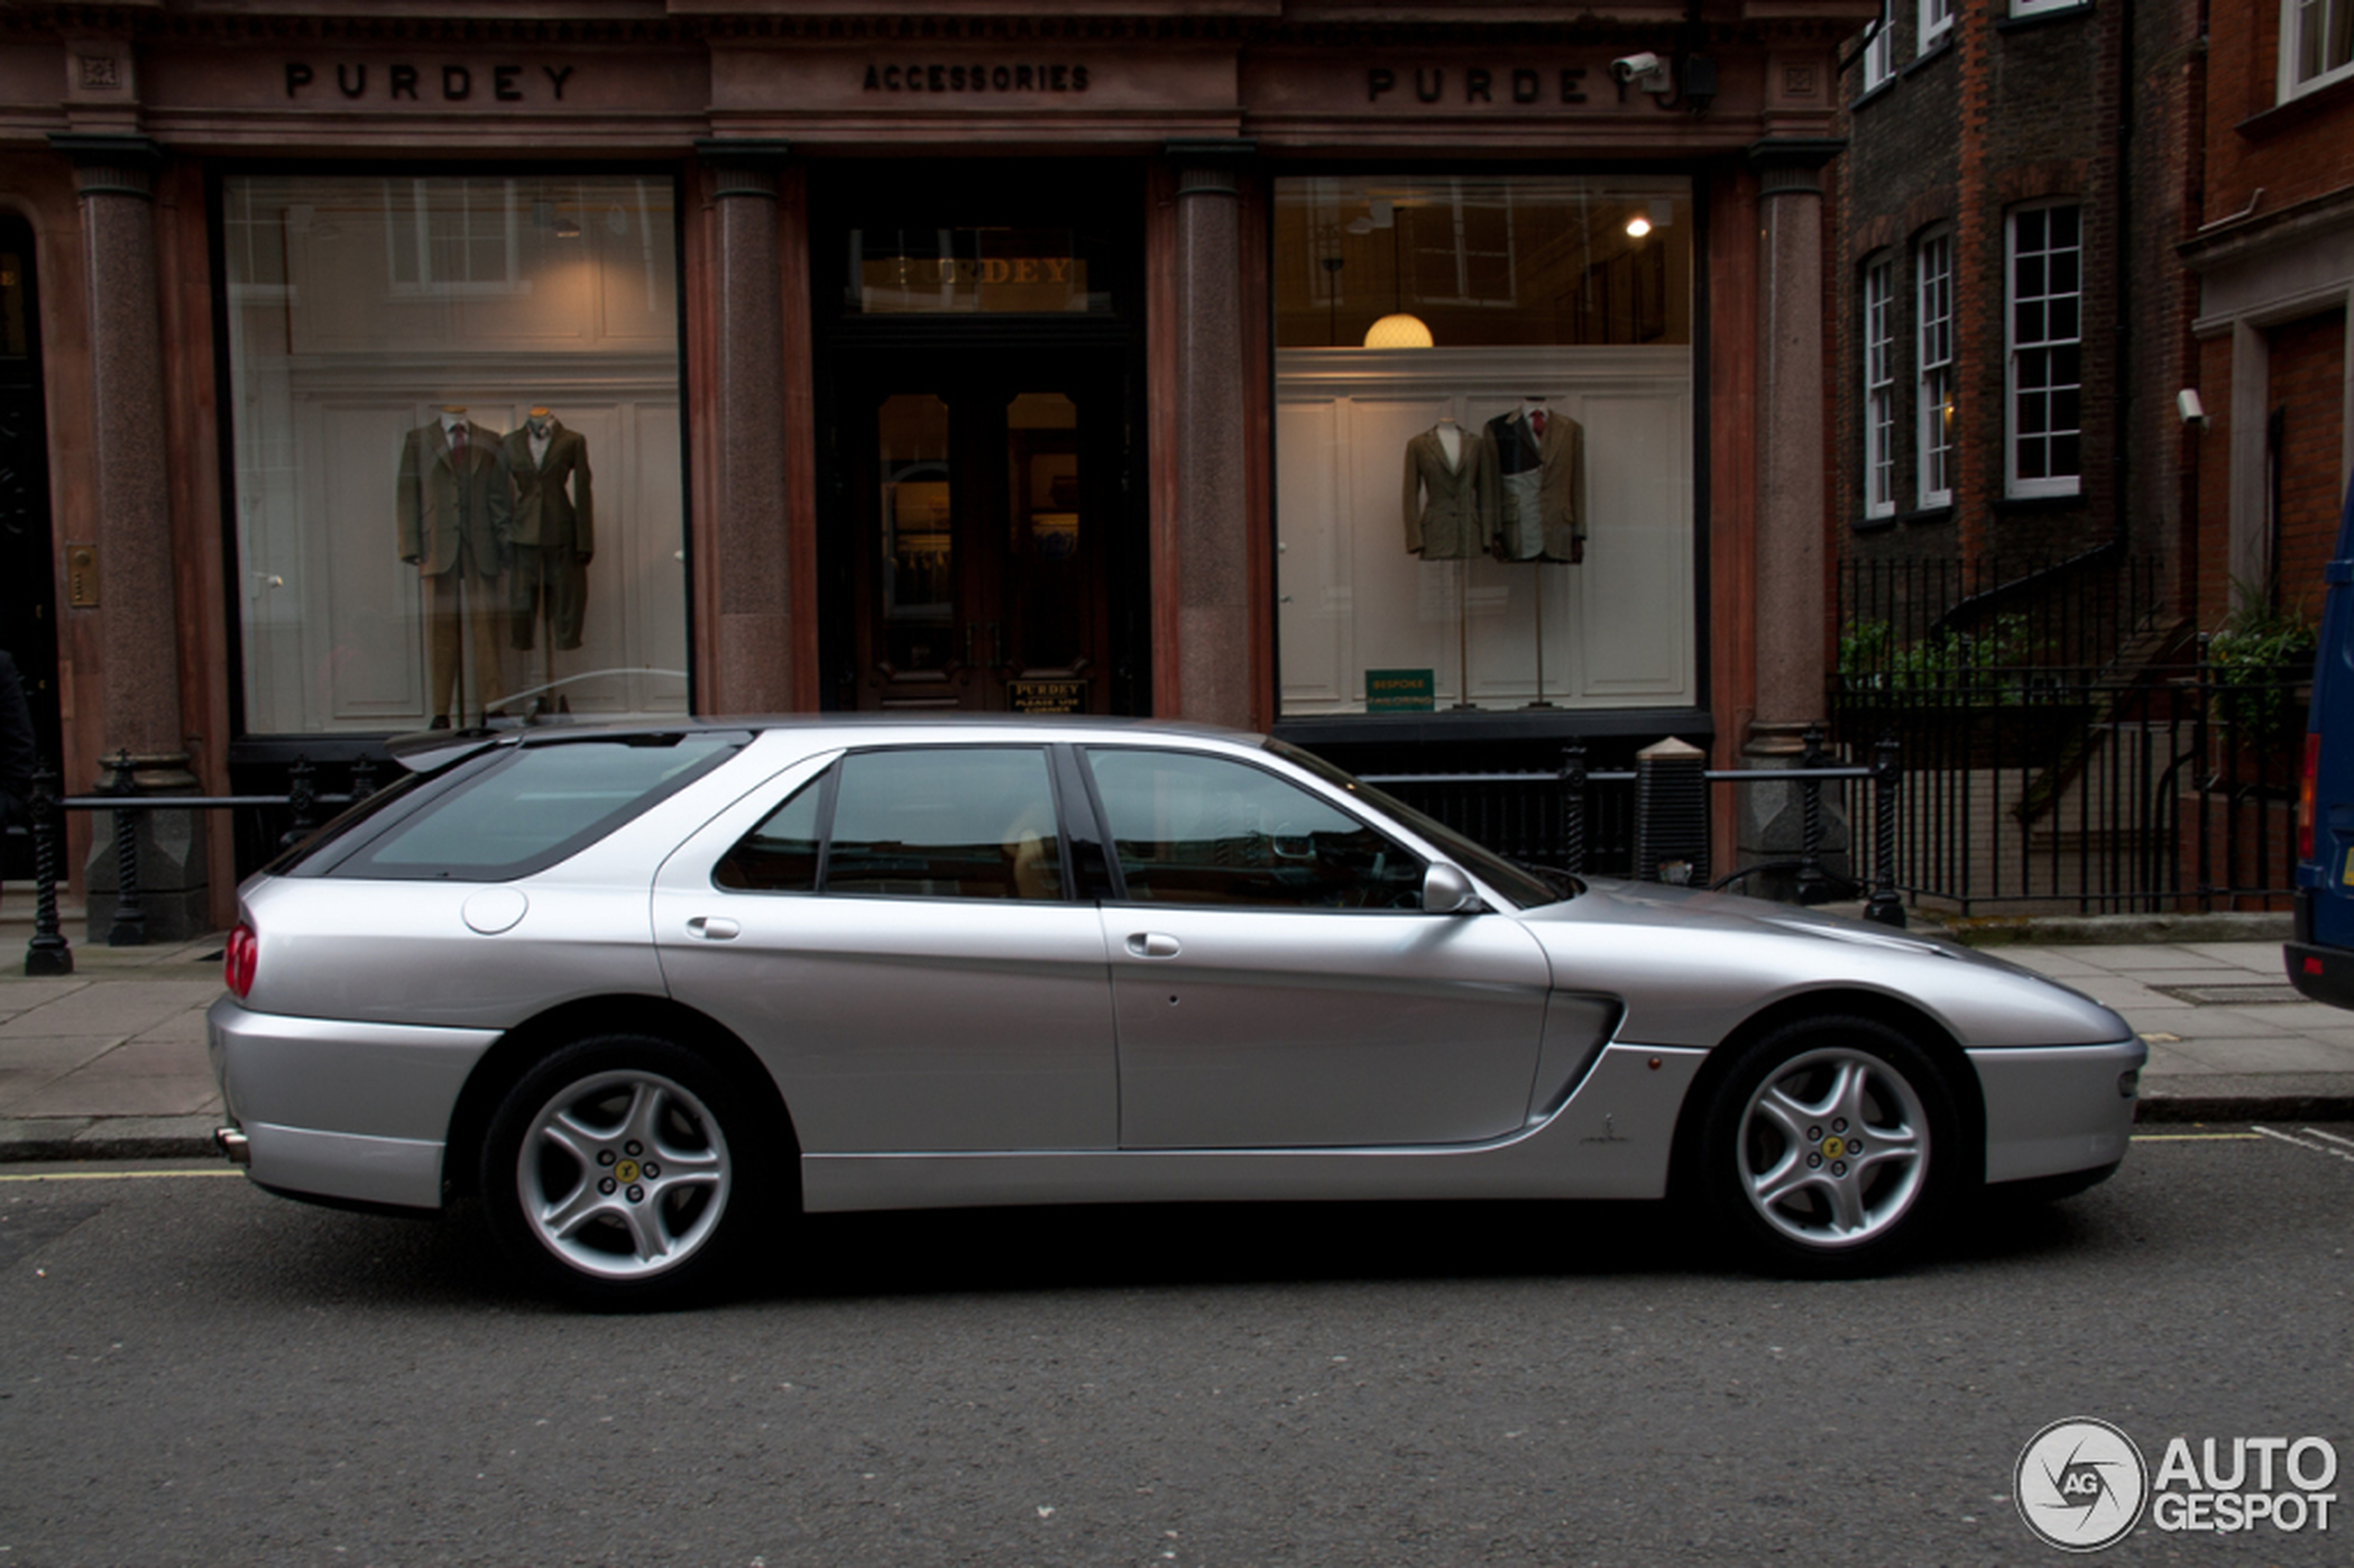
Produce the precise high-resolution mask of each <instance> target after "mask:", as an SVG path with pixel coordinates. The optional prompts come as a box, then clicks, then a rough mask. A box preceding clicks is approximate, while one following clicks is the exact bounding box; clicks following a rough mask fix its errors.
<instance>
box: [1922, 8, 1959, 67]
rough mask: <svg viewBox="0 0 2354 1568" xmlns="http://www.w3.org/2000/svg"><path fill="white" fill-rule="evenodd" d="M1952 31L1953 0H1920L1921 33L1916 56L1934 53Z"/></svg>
mask: <svg viewBox="0 0 2354 1568" xmlns="http://www.w3.org/2000/svg"><path fill="white" fill-rule="evenodd" d="M1953 31H1954V0H1921V32H1920V40H1919V45H1918V47H1917V48H1916V49H1914V51H1913V53H1914V54H1916V55H1928V54H1933V53H1935V52H1936V51H1937V50H1938V49H1939V48H1941V47H1942V46H1943V44H1944V43H1945V40H1946V39H1947V38H1948V37H1949V36H1951V35H1952V33H1953Z"/></svg>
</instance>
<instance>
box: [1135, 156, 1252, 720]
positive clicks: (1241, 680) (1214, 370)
mask: <svg viewBox="0 0 2354 1568" xmlns="http://www.w3.org/2000/svg"><path fill="white" fill-rule="evenodd" d="M1253 147H1254V144H1252V143H1250V142H1247V141H1232V142H1172V143H1171V144H1170V145H1169V147H1168V152H1169V156H1170V158H1171V160H1172V161H1173V162H1174V163H1175V164H1176V166H1177V221H1176V254H1175V256H1174V257H1173V258H1172V259H1171V267H1172V269H1173V272H1174V281H1175V284H1176V288H1175V294H1176V311H1175V330H1176V335H1177V341H1176V345H1175V348H1176V353H1175V356H1174V357H1175V360H1176V390H1175V398H1176V408H1175V415H1176V418H1175V420H1174V425H1175V442H1176V453H1175V460H1176V461H1175V472H1176V494H1175V497H1174V508H1173V515H1172V516H1171V517H1170V518H1169V519H1168V525H1167V527H1166V529H1165V531H1164V532H1163V534H1162V536H1161V537H1162V538H1163V540H1164V541H1165V542H1166V544H1167V545H1168V546H1169V549H1168V550H1167V558H1165V559H1159V560H1156V561H1155V562H1154V563H1153V566H1154V575H1155V579H1156V581H1155V583H1154V586H1153V592H1154V594H1155V596H1156V597H1157V598H1159V597H1163V596H1169V595H1173V596H1174V598H1175V602H1176V617H1175V621H1176V625H1175V631H1176V639H1177V641H1176V646H1175V647H1174V648H1168V647H1163V648H1160V649H1158V650H1157V651H1156V657H1157V658H1158V659H1159V660H1160V661H1162V664H1163V668H1162V670H1161V673H1160V674H1159V676H1158V677H1157V680H1156V686H1157V687H1158V690H1159V692H1160V695H1161V698H1162V701H1161V702H1159V703H1158V704H1157V706H1158V709H1159V714H1160V716H1161V717H1163V718H1187V719H1198V720H1201V721H1204V722H1207V723H1210V724H1226V725H1234V726H1237V727H1240V726H1245V725H1247V724H1249V722H1250V707H1251V703H1250V696H1251V693H1250V680H1251V670H1250V647H1251V636H1250V632H1251V626H1250V615H1251V604H1250V563H1249V559H1248V552H1249V534H1250V530H1249V516H1248V501H1249V493H1248V488H1247V484H1246V471H1245V451H1246V442H1247V440H1248V439H1249V432H1247V430H1245V429H1244V428H1243V388H1244V366H1243V310H1244V309H1245V302H1244V300H1243V297H1242V182H1241V177H1240V174H1239V172H1238V166H1239V165H1240V164H1241V162H1242V160H1243V159H1244V158H1247V157H1248V156H1249V154H1250V153H1251V152H1252V150H1253ZM1172 578H1173V580H1172ZM1172 677H1173V678H1172ZM1172 695H1173V697H1174V702H1170V701H1169V699H1170V697H1171V696H1172Z"/></svg>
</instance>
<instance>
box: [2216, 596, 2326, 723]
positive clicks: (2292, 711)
mask: <svg viewBox="0 0 2354 1568" xmlns="http://www.w3.org/2000/svg"><path fill="white" fill-rule="evenodd" d="M2233 588H2234V595H2233V597H2234V600H2235V601H2236V602H2235V603H2234V606H2233V608H2232V613H2231V614H2230V615H2228V616H2226V617H2225V618H2224V621H2223V626H2222V629H2221V630H2220V631H2218V632H2216V633H2215V634H2214V635H2213V636H2211V637H2209V638H2208V639H2207V657H2206V662H2207V671H2206V676H2207V686H2208V690H2209V691H2211V692H2212V693H2213V694H2214V702H2215V708H2214V712H2215V715H2216V716H2217V717H2218V718H2219V719H2221V721H2222V722H2223V723H2225V724H2227V725H2230V726H2231V727H2233V728H2234V730H2236V731H2237V732H2238V734H2239V737H2240V740H2242V742H2243V743H2245V744H2246V745H2248V746H2251V747H2254V748H2257V749H2259V750H2261V749H2266V748H2270V747H2273V746H2277V745H2279V744H2281V743H2282V742H2283V741H2284V740H2292V739H2294V738H2295V737H2297V735H2298V734H2299V733H2301V731H2302V729H2303V727H2304V720H2305V702H2306V697H2305V693H2306V687H2307V682H2309V681H2310V679H2311V677H2312V674H2313V651H2314V649H2315V647H2316V646H2317V645H2318V639H2317V636H2316V633H2315V631H2314V629H2313V626H2312V625H2311V624H2310V622H2308V621H2307V620H2306V618H2305V615H2304V613H2302V612H2301V611H2297V610H2287V609H2283V608H2281V607H2280V606H2278V605H2275V604H2272V602H2270V601H2268V600H2267V599H2266V598H2265V597H2264V596H2263V595H2262V594H2259V593H2255V592H2252V591H2250V590H2249V589H2248V588H2247V586H2246V584H2244V583H2234V585H2233Z"/></svg>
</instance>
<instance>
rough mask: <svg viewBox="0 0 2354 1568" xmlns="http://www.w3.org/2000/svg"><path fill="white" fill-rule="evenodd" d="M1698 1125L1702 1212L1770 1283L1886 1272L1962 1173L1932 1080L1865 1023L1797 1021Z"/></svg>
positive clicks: (1772, 1039) (1955, 1124)
mask: <svg viewBox="0 0 2354 1568" xmlns="http://www.w3.org/2000/svg"><path fill="white" fill-rule="evenodd" d="M1705 1115H1706V1119H1705V1121H1704V1122H1703V1124H1702V1133H1701V1142H1700V1146H1699V1167H1700V1169H1699V1177H1700V1196H1701V1198H1702V1202H1703V1204H1704V1205H1705V1206H1706V1208H1707V1209H1708V1210H1709V1212H1710V1215H1711V1217H1712V1218H1713V1219H1714V1220H1715V1222H1716V1223H1717V1225H1718V1226H1719V1227H1720V1228H1721V1229H1722V1230H1724V1231H1725V1232H1727V1233H1728V1234H1729V1236H1730V1237H1731V1239H1732V1240H1733V1242H1734V1243H1735V1245H1736V1246H1740V1248H1741V1249H1742V1250H1743V1251H1745V1252H1746V1253H1747V1254H1748V1255H1749V1256H1750V1257H1751V1258H1753V1260H1754V1261H1756V1262H1758V1263H1760V1264H1762V1265H1763V1266H1765V1268H1767V1269H1769V1270H1772V1271H1777V1272H1783V1273H1792V1274H1802V1275H1810V1276H1847V1275H1855V1274H1864V1273H1871V1272H1875V1271H1880V1270H1884V1269H1887V1268H1890V1267H1892V1266H1893V1265H1894V1264H1896V1263H1898V1262H1899V1261H1901V1260H1903V1259H1904V1258H1906V1257H1908V1256H1909V1255H1910V1254H1911V1253H1912V1252H1913V1251H1914V1249H1915V1248H1916V1247H1917V1246H1918V1245H1919V1243H1920V1241H1921V1240H1922V1238H1923V1237H1924V1235H1925V1234H1926V1233H1927V1232H1928V1231H1929V1229H1930V1227H1931V1226H1932V1225H1933V1224H1934V1223H1935V1221H1936V1217H1937V1215H1938V1213H1939V1212H1940V1211H1941V1210H1942V1209H1943V1208H1944V1207H1945V1206H1946V1204H1947V1202H1948V1201H1949V1200H1950V1197H1951V1195H1952V1194H1951V1189H1952V1187H1953V1185H1954V1183H1955V1180H1956V1179H1958V1177H1959V1175H1960V1172H1961V1170H1962V1167H1963V1165H1964V1164H1965V1161H1964V1160H1963V1158H1962V1149H1961V1136H1960V1119H1959V1117H1958V1116H1957V1115H1956V1113H1955V1107H1954V1096H1953V1092H1952V1090H1951V1089H1950V1088H1949V1086H1948V1084H1947V1081H1946V1079H1945V1075H1944V1073H1943V1071H1942V1070H1940V1069H1939V1068H1938V1066H1937V1064H1936V1062H1935V1061H1934V1060H1932V1059H1931V1058H1930V1056H1929V1054H1928V1053H1927V1052H1925V1051H1923V1050H1922V1049H1921V1048H1920V1047H1919V1046H1918V1045H1917V1044H1915V1043H1913V1042H1912V1041H1911V1040H1909V1039H1907V1038H1906V1037H1905V1035H1903V1034H1902V1033H1899V1032H1898V1031H1895V1030H1893V1029H1891V1028H1889V1027H1888V1026H1887V1025H1885V1024H1882V1023H1879V1022H1877V1021H1876V1020H1873V1019H1870V1018H1807V1019H1802V1020H1799V1021H1797V1022H1795V1023H1791V1024H1786V1025H1784V1026H1783V1027H1781V1028H1780V1029H1778V1030H1776V1031H1773V1032H1772V1033H1770V1034H1768V1035H1766V1036H1765V1037H1764V1038H1763V1039H1760V1040H1758V1041H1756V1042H1755V1043H1753V1044H1751V1045H1749V1046H1747V1047H1745V1048H1743V1049H1742V1050H1741V1052H1740V1056H1738V1057H1737V1058H1736V1059H1735V1061H1734V1063H1733V1066H1732V1069H1731V1070H1730V1071H1729V1072H1728V1073H1727V1074H1726V1076H1725V1077H1724V1078H1723V1079H1722V1080H1720V1081H1719V1082H1718V1084H1717V1087H1716V1092H1715V1095H1714V1097H1713V1098H1712V1099H1711V1100H1710V1102H1709V1104H1708V1106H1707V1110H1706V1113H1705Z"/></svg>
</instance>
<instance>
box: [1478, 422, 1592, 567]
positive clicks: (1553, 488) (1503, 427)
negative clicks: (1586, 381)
mask: <svg viewBox="0 0 2354 1568" xmlns="http://www.w3.org/2000/svg"><path fill="white" fill-rule="evenodd" d="M1485 450H1486V453H1487V465H1488V473H1489V474H1490V475H1491V485H1490V488H1489V489H1488V492H1487V493H1488V496H1489V498H1490V500H1489V504H1490V505H1491V506H1492V507H1493V508H1494V509H1495V510H1494V513H1493V515H1494V519H1495V529H1494V532H1495V535H1496V539H1497V543H1498V546H1499V547H1500V553H1501V554H1502V556H1503V558H1504V559H1505V560H1507V561H1571V560H1575V559H1576V555H1577V550H1576V547H1577V545H1578V543H1579V541H1581V540H1583V539H1584V538H1585V537H1586V515H1585V509H1584V508H1583V507H1582V506H1581V505H1580V504H1579V502H1578V493H1579V492H1580V491H1581V490H1582V489H1583V488H1584V487H1585V470H1586V427H1585V426H1584V425H1581V424H1578V423H1577V422H1576V420H1574V419H1572V418H1570V417H1569V416H1568V415H1567V414H1564V413H1551V412H1549V413H1547V415H1546V416H1545V435H1544V438H1543V439H1542V440H1541V441H1540V440H1539V439H1538V436H1537V433H1536V432H1535V431H1533V430H1531V429H1530V428H1529V427H1528V417H1527V416H1526V415H1525V414H1524V413H1522V412H1521V411H1519V410H1517V409H1515V410H1513V411H1512V412H1511V413H1508V414H1499V415H1498V416H1497V417H1496V418H1494V419H1491V420H1489V421H1488V422H1487V442H1486V444H1485Z"/></svg>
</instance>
